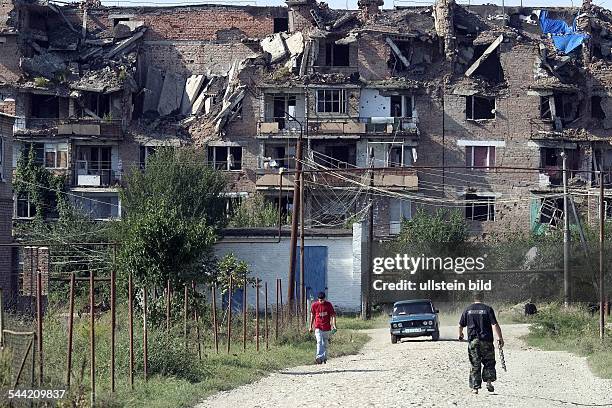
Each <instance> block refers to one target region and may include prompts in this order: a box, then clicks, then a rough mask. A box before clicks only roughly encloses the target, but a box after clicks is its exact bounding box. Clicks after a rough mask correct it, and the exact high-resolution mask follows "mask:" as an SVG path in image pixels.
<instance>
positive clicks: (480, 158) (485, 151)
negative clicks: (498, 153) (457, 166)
mask: <svg viewBox="0 0 612 408" xmlns="http://www.w3.org/2000/svg"><path fill="white" fill-rule="evenodd" d="M465 167H467V168H470V169H472V170H473V169H474V168H477V169H479V168H480V169H481V168H487V169H488V168H489V167H495V146H466V147H465Z"/></svg>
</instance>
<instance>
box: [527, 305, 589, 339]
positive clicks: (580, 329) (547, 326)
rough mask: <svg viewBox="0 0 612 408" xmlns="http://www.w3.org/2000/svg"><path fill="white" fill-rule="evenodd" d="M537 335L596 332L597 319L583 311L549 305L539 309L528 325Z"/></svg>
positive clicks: (586, 334)
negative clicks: (531, 322)
mask: <svg viewBox="0 0 612 408" xmlns="http://www.w3.org/2000/svg"><path fill="white" fill-rule="evenodd" d="M530 330H531V332H532V333H533V334H534V335H537V336H548V337H568V338H571V337H582V336H587V337H588V336H594V335H596V334H597V330H598V327H597V320H595V319H593V318H592V317H590V316H589V314H588V313H587V312H585V311H582V310H579V309H575V308H570V309H563V308H561V307H551V308H547V309H543V310H540V311H539V312H538V314H537V315H536V316H535V318H534V321H533V324H532V325H531V327H530Z"/></svg>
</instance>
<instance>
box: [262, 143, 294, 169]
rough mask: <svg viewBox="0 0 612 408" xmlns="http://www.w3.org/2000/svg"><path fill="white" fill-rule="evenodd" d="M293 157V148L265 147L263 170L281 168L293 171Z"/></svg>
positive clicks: (285, 146) (283, 146)
mask: <svg viewBox="0 0 612 408" xmlns="http://www.w3.org/2000/svg"><path fill="white" fill-rule="evenodd" d="M294 156H295V146H287V145H266V146H265V148H264V160H263V168H264V169H268V168H272V169H277V168H281V167H283V168H286V169H293V168H295V161H294V160H293V157H294Z"/></svg>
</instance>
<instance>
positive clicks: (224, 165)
mask: <svg viewBox="0 0 612 408" xmlns="http://www.w3.org/2000/svg"><path fill="white" fill-rule="evenodd" d="M218 149H226V153H225V154H226V156H225V160H218V159H217V150H218ZM232 150H234V152H237V151H240V160H235V155H234V154H233V153H232ZM207 153H208V164H209V165H210V166H211V167H212V168H214V169H215V170H219V171H242V161H243V157H244V147H243V146H239V145H214V146H210V145H209V146H208V148H207Z"/></svg>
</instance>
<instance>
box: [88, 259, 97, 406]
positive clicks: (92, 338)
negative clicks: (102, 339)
mask: <svg viewBox="0 0 612 408" xmlns="http://www.w3.org/2000/svg"><path fill="white" fill-rule="evenodd" d="M94 284H95V281H94V271H93V269H91V266H90V268H89V353H90V356H89V361H90V364H91V366H90V379H91V406H92V407H93V406H94V405H95V402H96V318H95V310H94V308H95V295H94Z"/></svg>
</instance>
